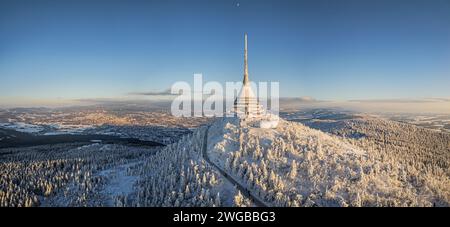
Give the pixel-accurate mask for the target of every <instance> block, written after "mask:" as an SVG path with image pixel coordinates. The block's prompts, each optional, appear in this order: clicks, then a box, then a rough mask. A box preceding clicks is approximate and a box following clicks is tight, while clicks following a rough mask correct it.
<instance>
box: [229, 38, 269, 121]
mask: <svg viewBox="0 0 450 227" xmlns="http://www.w3.org/2000/svg"><path fill="white" fill-rule="evenodd" d="M247 54H248V53H247V34H245V47H244V79H243V81H242V89H241V91H240V92H239V95H238V96H237V98H236V99H235V101H234V111H235V113H236V114H237V116H238V117H239V118H241V119H257V118H259V117H261V114H262V112H263V108H262V106H261V105H260V104H259V102H258V98H257V97H256V96H255V93H254V92H253V90H252V88H251V85H250V80H249V78H248V61H247V60H248V59H247Z"/></svg>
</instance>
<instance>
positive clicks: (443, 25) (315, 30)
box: [0, 0, 450, 102]
mask: <svg viewBox="0 0 450 227" xmlns="http://www.w3.org/2000/svg"><path fill="white" fill-rule="evenodd" d="M237 3H239V5H238V4H237ZM245 32H247V33H248V35H249V71H250V79H251V80H255V81H279V82H280V91H281V96H285V97H300V96H311V97H314V98H317V99H326V100H349V99H397V98H399V99H400V98H423V97H433V98H437V97H450V1H448V0H433V1H425V0H423V1H422V0H421V1H415V0H409V1H406V0H396V1H383V0H377V1H368V0H362V1H345V0H343V1H332V0H329V1H324V0H319V1H264V0H263V1H225V0H223V1H181V0H179V1H114V0H113V1H45V0H44V1H12V0H11V1H1V2H0V97H1V98H0V101H1V100H3V101H5V100H9V102H14V100H21V101H23V100H26V99H30V100H31V99H46V100H48V99H54V100H61V99H82V98H124V97H127V96H128V95H129V94H131V93H139V92H148V91H163V90H166V89H167V88H169V87H170V86H171V85H172V84H173V83H174V82H175V81H179V80H185V81H188V82H192V79H193V77H192V75H193V73H203V76H204V79H205V80H208V81H219V82H225V81H239V80H241V78H242V70H243V34H244V33H245ZM5 102H7V101H5Z"/></svg>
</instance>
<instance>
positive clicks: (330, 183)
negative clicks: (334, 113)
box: [208, 119, 450, 206]
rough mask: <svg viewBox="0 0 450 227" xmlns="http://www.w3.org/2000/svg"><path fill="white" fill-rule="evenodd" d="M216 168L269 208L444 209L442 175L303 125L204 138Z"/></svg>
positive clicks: (220, 129) (221, 126) (446, 193)
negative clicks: (206, 140)
mask: <svg viewBox="0 0 450 227" xmlns="http://www.w3.org/2000/svg"><path fill="white" fill-rule="evenodd" d="M209 141H210V142H209V144H208V146H209V147H208V152H209V156H210V157H211V159H212V160H213V162H215V163H217V164H218V165H220V166H222V168H224V169H226V170H227V171H228V173H229V174H230V175H232V176H234V177H235V178H237V179H239V180H240V182H241V183H242V184H244V185H246V186H247V188H248V189H250V190H251V191H252V192H253V194H255V195H257V196H258V197H259V199H261V200H263V201H265V202H266V204H269V205H273V206H433V205H440V206H448V205H449V202H450V187H449V186H450V179H449V177H448V175H446V174H445V172H444V170H443V169H436V168H435V169H426V168H422V169H421V168H420V166H417V165H415V164H414V163H412V162H405V161H404V160H402V157H401V156H398V155H397V156H394V155H391V154H389V153H387V152H384V151H383V150H375V149H371V150H364V149H362V148H359V147H358V146H355V145H351V144H350V143H347V142H344V141H345V140H344V139H342V138H339V137H336V136H332V135H328V134H325V133H323V132H321V131H318V130H315V129H311V128H309V127H306V126H304V125H302V124H300V123H295V122H287V121H281V122H280V124H279V126H278V128H276V129H257V128H250V129H245V128H244V129H240V128H239V127H238V126H237V122H235V121H234V120H232V119H231V120H230V119H224V120H219V121H216V122H215V123H214V124H213V125H212V126H211V129H210V131H209Z"/></svg>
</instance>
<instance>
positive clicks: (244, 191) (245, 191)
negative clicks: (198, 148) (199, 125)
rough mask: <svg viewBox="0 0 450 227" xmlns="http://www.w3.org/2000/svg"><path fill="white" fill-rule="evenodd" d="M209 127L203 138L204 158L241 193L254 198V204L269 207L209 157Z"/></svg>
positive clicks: (251, 198)
mask: <svg viewBox="0 0 450 227" xmlns="http://www.w3.org/2000/svg"><path fill="white" fill-rule="evenodd" d="M209 127H210V126H208V127H207V128H206V130H205V136H204V138H203V148H202V154H203V159H205V161H206V162H208V163H209V164H210V165H211V166H214V167H215V168H216V169H217V170H218V171H219V172H220V174H222V176H223V177H225V178H226V179H227V180H228V181H230V182H231V183H232V184H233V185H235V186H236V187H237V189H238V190H239V191H241V193H242V194H243V195H244V196H246V197H248V198H250V200H252V202H253V203H254V204H256V205H257V206H259V207H267V205H266V204H265V203H264V202H262V201H261V200H260V199H258V198H257V197H256V196H254V195H252V194H251V192H250V190H248V189H247V188H246V187H244V186H243V185H242V184H240V183H239V181H237V180H235V179H234V178H233V177H232V176H230V175H229V174H227V173H226V172H225V171H224V170H223V169H221V168H220V167H219V166H218V165H216V164H215V163H213V162H212V161H211V160H210V159H209V157H208V152H207V149H208V148H207V147H208V131H209Z"/></svg>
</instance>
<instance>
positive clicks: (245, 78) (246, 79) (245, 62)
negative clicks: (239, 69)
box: [242, 33, 249, 85]
mask: <svg viewBox="0 0 450 227" xmlns="http://www.w3.org/2000/svg"><path fill="white" fill-rule="evenodd" d="M248 82H249V81H248V63H247V33H245V49H244V81H243V82H242V83H243V84H244V85H246V84H248Z"/></svg>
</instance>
